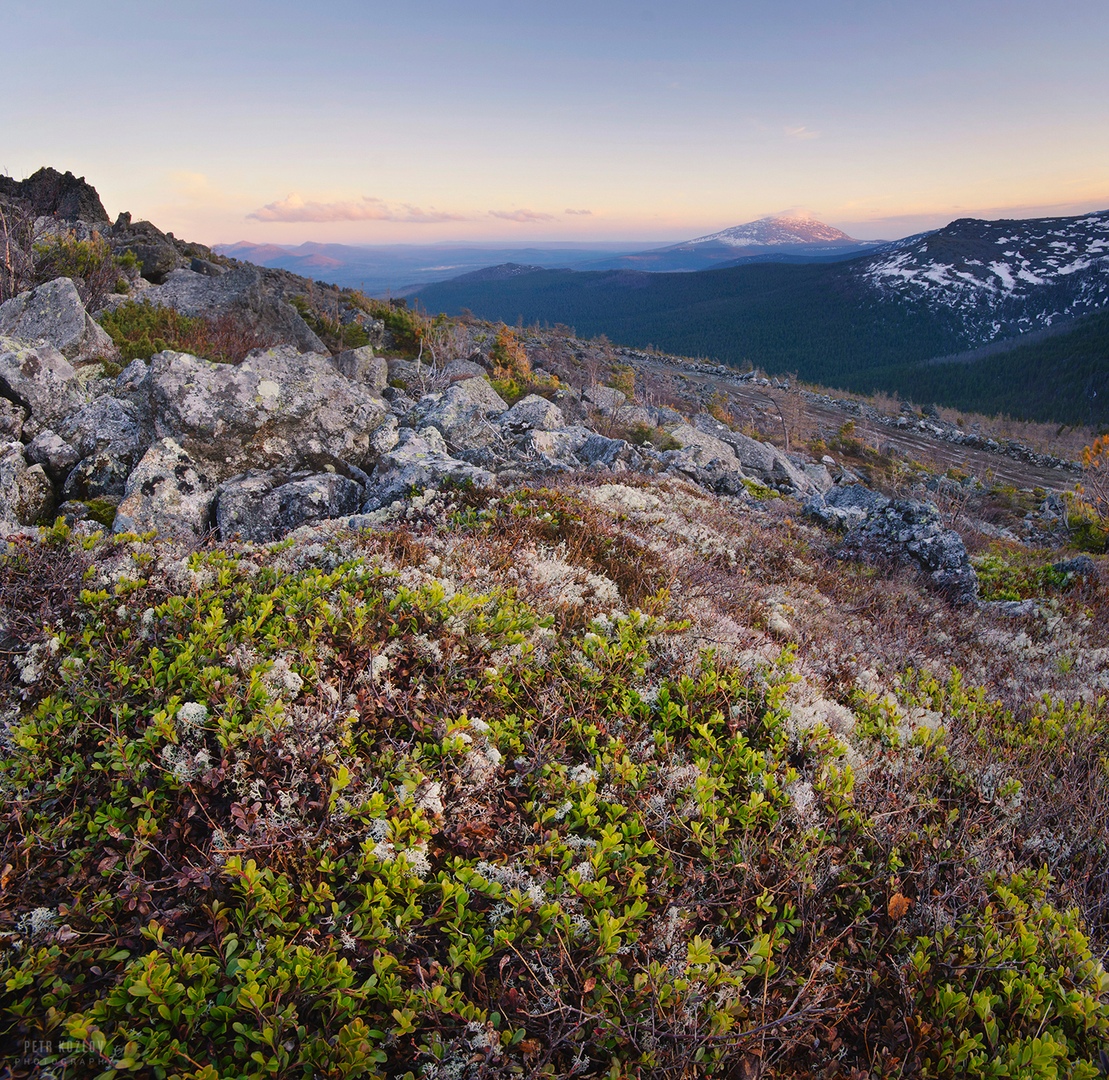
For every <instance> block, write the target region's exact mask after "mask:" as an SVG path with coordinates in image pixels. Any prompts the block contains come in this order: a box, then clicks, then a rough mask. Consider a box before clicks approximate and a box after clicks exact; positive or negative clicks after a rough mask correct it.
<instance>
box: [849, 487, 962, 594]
mask: <svg viewBox="0 0 1109 1080" xmlns="http://www.w3.org/2000/svg"><path fill="white" fill-rule="evenodd" d="M838 555H839V557H840V558H850V559H860V560H863V561H866V562H872V563H878V564H881V563H894V564H896V563H901V564H908V563H916V564H917V566H919V567H920V569H921V570H923V571H924V572H925V573H926V574H927V575H928V578H929V580H930V581H931V583H932V585H933V586H934V587H935V588H936V589H938V590H940V591H941V592H943V593H945V594H946V595H947V596H949V597H950V598H951V599H952V600H954V601H956V602H958V603H973V602H975V600H976V599H977V597H978V575H977V574H976V573H975V572H974V567H973V566H971V564H970V561H969V559H968V558H967V549H966V545H965V544H964V543H963V539H962V537H961V536H960V535H959V534H958V533H957V532H955V530H954V529H946V528H944V525H943V522H942V520H941V518H940V513H939V511H938V510H937V509H936V508H935V507H934V506H932V505H930V504H929V503H922V502H916V501H915V500H910V499H898V500H896V501H893V502H890V503H888V505H886V506H885V507H883V508H882V509H881V510H879V511H877V512H875V513H873V514H872V515H871V516H870V517H868V518H867V520H866V521H865V522H863V524H861V525H858V526H856V527H855V528H854V529H852V530H851V531H850V532H849V533H848V534H847V536H846V537H844V540H843V543H842V544H841V546H840V549H839V552H838Z"/></svg>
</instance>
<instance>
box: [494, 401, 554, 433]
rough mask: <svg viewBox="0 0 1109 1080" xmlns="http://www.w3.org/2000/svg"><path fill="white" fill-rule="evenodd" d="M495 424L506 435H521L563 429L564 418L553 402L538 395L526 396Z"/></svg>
mask: <svg viewBox="0 0 1109 1080" xmlns="http://www.w3.org/2000/svg"><path fill="white" fill-rule="evenodd" d="M497 423H498V424H499V425H500V427H501V429H502V430H503V431H504V432H506V433H507V434H509V435H521V434H523V433H524V432H526V431H534V430H538V431H555V430H557V429H558V428H561V427H565V425H566V417H565V416H564V415H563V413H562V410H561V409H560V408H559V407H558V406H557V405H555V404H554V403H553V402H550V401H548V400H547V399H546V398H544V397H540V396H539V395H538V394H528V396H527V397H524V398H521V399H520V400H519V401H517V402H516V404H515V405H513V406H512V408H511V409H509V410H508V412H506V413H505V414H504V415H503V416H502V417H501V418H500V420H498V421H497Z"/></svg>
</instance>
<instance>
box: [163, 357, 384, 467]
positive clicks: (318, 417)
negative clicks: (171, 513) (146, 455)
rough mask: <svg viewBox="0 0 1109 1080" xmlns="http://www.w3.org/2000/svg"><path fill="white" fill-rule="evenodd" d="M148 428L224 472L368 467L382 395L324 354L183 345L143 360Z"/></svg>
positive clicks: (370, 461)
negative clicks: (193, 351)
mask: <svg viewBox="0 0 1109 1080" xmlns="http://www.w3.org/2000/svg"><path fill="white" fill-rule="evenodd" d="M150 383H151V385H150V401H151V411H152V414H153V417H154V434H155V436H157V437H161V438H167V437H170V438H175V439H178V440H179V441H180V443H181V445H182V446H183V447H184V448H185V449H186V450H188V452H189V453H190V454H192V455H194V456H196V457H197V458H199V459H202V460H204V461H205V462H207V463H208V464H209V466H210V468H211V470H212V471H213V472H214V473H215V474H217V475H218V476H220V477H221V478H222V477H230V476H234V475H235V474H236V473H242V472H245V471H247V470H248V469H251V468H278V467H280V468H284V469H287V470H295V469H298V468H312V467H316V468H318V467H320V466H321V465H324V464H327V463H332V462H337V461H338V462H347V463H349V464H351V465H355V466H357V467H358V468H368V467H370V466H372V463H373V459H374V458H375V456H376V452H375V450H374V448H373V446H372V443H371V437H372V435H373V433H374V431H375V430H376V429H377V427H378V425H379V424H380V423H381V421H382V420H383V419H384V417H385V412H386V407H385V403H384V402H383V401H382V400H381V398H380V397H377V396H375V395H374V394H372V393H370V392H369V391H368V390H366V389H365V388H363V387H360V386H358V385H356V384H354V383H352V382H351V381H350V380H349V379H347V378H344V377H343V376H342V375H340V374H339V373H338V372H337V371H336V370H335V367H334V365H333V364H332V363H331V360H330V358H329V357H326V356H319V355H316V354H313V353H296V352H295V351H293V350H292V349H290V348H287V347H286V348H278V349H270V350H267V351H266V352H264V353H256V354H253V355H251V356H249V357H248V358H247V359H246V360H244V361H243V362H242V363H241V364H239V365H237V366H232V365H229V364H214V363H211V362H210V361H207V360H198V359H197V358H196V357H194V356H188V355H186V354H184V353H173V352H165V353H159V354H158V355H157V356H155V357H154V358H153V360H152V361H151V371H150Z"/></svg>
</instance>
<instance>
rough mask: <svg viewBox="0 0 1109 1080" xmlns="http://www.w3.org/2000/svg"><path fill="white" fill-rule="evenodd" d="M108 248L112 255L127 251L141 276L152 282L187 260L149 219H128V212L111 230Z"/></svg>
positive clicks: (183, 264) (162, 279)
mask: <svg viewBox="0 0 1109 1080" xmlns="http://www.w3.org/2000/svg"><path fill="white" fill-rule="evenodd" d="M112 251H113V252H114V253H115V254H116V255H122V254H124V253H125V252H130V253H131V254H132V255H134V256H135V258H137V259H138V260H139V264H140V273H141V274H142V276H143V277H144V278H146V280H147V281H152V282H156V283H160V282H163V281H165V279H166V278H167V277H168V276H169V275H170V274H171V273H173V271H174V270H177V269H179V268H182V267H186V266H188V265H189V261H190V260H189V259H188V258H186V257H185V256H184V255H183V254H182V253H181V252H179V251H178V250H177V245H176V244H174V242H173V240H171V239H170V237H169V236H167V235H166V234H165V233H164V232H162V230H161V229H159V228H157V227H156V226H155V225H152V224H151V223H150V222H149V221H135V222H132V221H131V220H130V215H121V216H120V218H119V220H118V221H117V222H116V224H115V227H114V228H113V229H112Z"/></svg>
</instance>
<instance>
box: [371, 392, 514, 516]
mask: <svg viewBox="0 0 1109 1080" xmlns="http://www.w3.org/2000/svg"><path fill="white" fill-rule="evenodd" d="M471 381H475V380H471ZM444 481H450V482H451V483H454V484H460V483H471V484H473V485H474V486H475V487H481V488H488V487H494V486H495V485H496V482H497V481H496V477H495V476H494V475H493V474H492V473H491V472H489V471H488V470H487V469H483V468H481V467H479V466H477V465H471V464H469V463H468V462H465V461H459V460H458V459H457V458H454V457H451V455H450V453H449V452H448V450H447V444H446V442H445V441H444V439H443V436H442V435H441V434H440V433H439V431H438V430H437V429H436V428H432V427H429V428H424V429H422V430H421V431H413V430H412V429H411V428H406V429H405V430H403V431H401V433H400V438H399V441H398V443H397V445H396V446H395V447H393V449H392V450H390V451H389V452H388V453H387V454H384V455H383V456H382V458H381V460H380V461H379V462H378V463H377V467H376V468H375V469H374V472H373V476H372V477H371V487H370V490H369V492H368V493H367V494H368V497H367V501H366V505H365V511H366V512H367V513H370V512H371V511H374V510H377V509H380V508H381V507H382V506H387V505H388V504H389V503H391V502H394V501H395V500H396V499H399V498H404V497H405V496H406V495H407V494H409V492H411V491H413V490H414V489H422V488H428V487H437V486H438V485H439V484H441V483H443V482H444Z"/></svg>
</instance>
